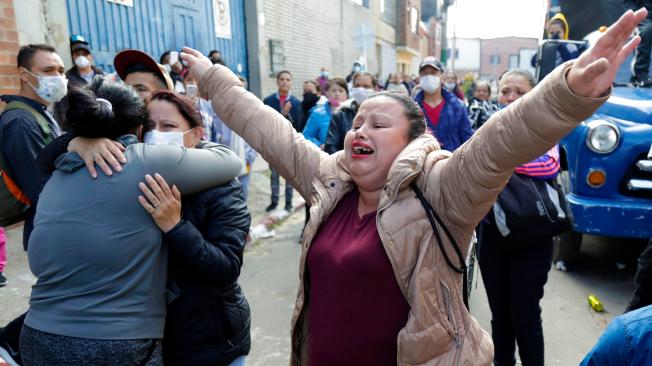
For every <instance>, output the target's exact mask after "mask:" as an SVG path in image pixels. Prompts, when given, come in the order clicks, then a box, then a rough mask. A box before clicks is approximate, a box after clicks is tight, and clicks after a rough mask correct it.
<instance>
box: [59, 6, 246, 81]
mask: <svg viewBox="0 0 652 366" xmlns="http://www.w3.org/2000/svg"><path fill="white" fill-rule="evenodd" d="M244 2H245V0H228V3H229V5H230V12H229V15H230V18H231V38H230V39H226V38H218V37H216V35H215V28H214V27H215V23H214V22H215V20H214V15H213V0H134V1H133V7H129V6H124V5H119V4H115V3H110V2H108V1H106V0H67V1H66V3H67V10H68V26H69V32H70V34H71V35H72V34H81V35H82V36H83V37H84V38H85V39H86V40H88V41H89V42H90V45H91V50H92V51H93V56H94V58H95V63H96V64H97V65H98V66H100V67H102V68H103V69H104V70H105V71H107V72H113V71H114V69H113V57H114V56H115V54H116V53H118V52H119V51H121V50H123V49H125V48H135V49H139V50H141V51H145V52H147V53H148V54H149V55H150V56H152V58H153V59H155V60H157V61H158V59H159V57H160V55H161V54H162V53H163V52H164V51H166V50H179V49H180V48H181V47H183V46H190V47H193V48H196V49H197V50H199V51H201V52H203V53H204V54H207V53H208V51H210V50H213V49H216V50H219V51H220V52H221V53H222V56H223V58H224V60H225V61H226V63H227V66H229V67H230V68H231V69H232V70H233V71H234V72H236V73H237V74H240V75H243V76H244V77H245V78H246V77H247V34H246V30H245V17H244Z"/></svg>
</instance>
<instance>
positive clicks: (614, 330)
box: [580, 305, 652, 366]
mask: <svg viewBox="0 0 652 366" xmlns="http://www.w3.org/2000/svg"><path fill="white" fill-rule="evenodd" d="M598 365H600V366H620V365H622V366H625V365H627V366H647V365H652V305H648V306H646V307H644V308H640V309H638V310H635V311H631V312H629V313H627V314H624V315H621V316H619V317H617V318H616V319H614V320H613V321H612V322H611V324H609V327H607V330H606V331H605V332H604V333H603V334H602V337H600V339H599V340H598V343H596V345H595V346H594V347H593V349H592V350H591V352H589V353H588V354H587V355H586V357H584V359H583V360H582V363H580V366H598Z"/></svg>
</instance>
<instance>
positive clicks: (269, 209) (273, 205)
mask: <svg viewBox="0 0 652 366" xmlns="http://www.w3.org/2000/svg"><path fill="white" fill-rule="evenodd" d="M276 206H278V203H274V202H272V203H270V204H269V206H267V208H266V209H265V212H271V211H274V210H275V209H276Z"/></svg>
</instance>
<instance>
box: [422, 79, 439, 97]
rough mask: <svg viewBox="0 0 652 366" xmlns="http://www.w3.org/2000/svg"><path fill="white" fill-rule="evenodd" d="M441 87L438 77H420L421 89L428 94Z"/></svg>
mask: <svg viewBox="0 0 652 366" xmlns="http://www.w3.org/2000/svg"><path fill="white" fill-rule="evenodd" d="M440 87H441V80H440V79H439V76H435V75H424V76H422V77H421V89H423V91H425V92H426V93H428V94H432V93H434V92H436V91H437V90H438V89H439V88H440Z"/></svg>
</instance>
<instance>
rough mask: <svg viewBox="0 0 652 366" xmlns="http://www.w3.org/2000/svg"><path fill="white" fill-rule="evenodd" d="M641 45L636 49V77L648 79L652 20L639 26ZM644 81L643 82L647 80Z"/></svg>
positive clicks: (646, 19) (651, 44) (651, 49)
mask: <svg viewBox="0 0 652 366" xmlns="http://www.w3.org/2000/svg"><path fill="white" fill-rule="evenodd" d="M638 30H639V34H640V36H641V43H640V44H639V45H638V47H636V53H635V55H636V56H635V57H636V61H635V62H634V70H633V71H634V76H637V77H639V78H640V77H644V78H645V79H647V76H648V73H649V72H650V51H652V19H650V18H649V17H648V18H645V19H643V21H642V22H641V23H640V24H639V25H638ZM645 79H643V80H645Z"/></svg>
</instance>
